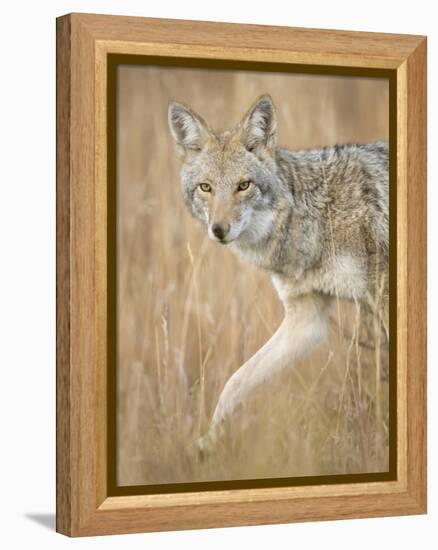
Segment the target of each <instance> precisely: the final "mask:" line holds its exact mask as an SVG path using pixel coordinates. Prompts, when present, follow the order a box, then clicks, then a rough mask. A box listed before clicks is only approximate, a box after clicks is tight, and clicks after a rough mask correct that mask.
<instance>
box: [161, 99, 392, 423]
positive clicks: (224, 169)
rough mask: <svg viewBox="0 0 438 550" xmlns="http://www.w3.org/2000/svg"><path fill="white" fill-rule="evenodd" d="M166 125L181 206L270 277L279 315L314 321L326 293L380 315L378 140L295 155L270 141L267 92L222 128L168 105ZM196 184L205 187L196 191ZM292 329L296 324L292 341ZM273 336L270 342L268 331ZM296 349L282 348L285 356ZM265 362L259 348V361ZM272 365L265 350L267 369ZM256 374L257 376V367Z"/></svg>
mask: <svg viewBox="0 0 438 550" xmlns="http://www.w3.org/2000/svg"><path fill="white" fill-rule="evenodd" d="M169 125H170V129H171V132H172V135H173V137H174V140H175V143H176V145H177V149H178V154H179V156H180V158H181V159H182V166H181V187H182V193H183V197H184V200H185V202H186V204H187V206H188V208H189V209H190V211H191V212H192V214H193V215H194V216H195V217H196V218H198V219H199V220H201V221H202V222H203V223H204V224H206V225H207V226H208V228H209V235H210V236H211V238H213V239H215V240H218V239H217V238H216V236H215V234H214V232H213V231H212V226H213V225H214V224H216V225H221V227H224V228H226V230H227V231H228V233H227V234H226V236H225V238H224V239H221V242H222V243H224V244H226V245H227V246H229V247H230V248H231V249H232V250H233V251H234V252H235V253H237V254H238V255H239V256H240V257H242V258H243V259H244V260H247V261H249V262H251V263H254V264H256V265H258V266H259V267H261V268H263V269H266V270H268V271H270V272H271V273H272V275H273V282H274V285H275V287H276V288H277V290H278V293H279V295H280V298H281V299H282V301H283V303H284V305H285V312H286V317H287V316H288V312H290V311H292V310H293V312H294V315H295V313H296V311H297V308H298V307H301V308H302V310H301V312H302V315H301V317H302V318H304V317H306V316H307V317H308V318H309V324H308V327H310V326H311V325H312V323H313V324H314V325H315V326H316V322H318V323H319V322H320V321H321V319H323V318H324V316H325V315H326V313H325V312H326V305H325V304H326V303H328V302H329V301H330V298H333V297H335V296H338V297H340V298H347V299H351V300H354V301H361V302H363V303H366V304H368V305H371V306H373V307H374V306H375V305H376V302H377V301H378V299H379V300H380V305H381V308H382V311H383V314H384V315H383V316H384V317H385V315H386V312H387V297H388V276H387V273H388V229H389V224H388V217H389V216H388V176H389V166H388V144H387V143H386V142H381V143H372V144H365V145H359V144H351V145H336V146H335V147H326V148H322V149H314V150H305V151H289V150H288V149H285V148H282V147H278V146H277V136H276V128H277V121H276V115H275V108H274V105H273V103H272V100H271V98H270V97H269V96H267V95H264V96H262V97H261V98H259V99H258V100H257V101H256V102H255V103H254V104H253V105H252V106H251V108H250V109H249V110H248V112H247V113H246V115H245V116H244V117H243V119H242V121H241V122H240V123H239V124H238V125H237V126H236V127H235V128H234V129H233V130H231V131H228V132H224V133H222V134H217V133H216V132H214V131H213V130H212V129H211V128H210V127H209V126H208V125H207V123H206V122H205V121H204V120H203V119H202V118H201V117H200V116H199V115H197V114H195V113H194V111H192V110H191V109H189V108H188V107H186V106H184V105H180V104H176V103H173V104H171V105H170V106H169ZM246 181H251V182H252V183H251V184H250V187H249V189H248V190H245V191H238V184H239V182H246ZM201 183H207V184H208V185H209V186H210V188H211V191H210V192H203V191H202V190H201V188H200V186H199V185H200V184H201ZM244 185H245V184H244ZM228 228H229V229H228ZM382 297H383V306H382ZM304 308H306V309H304ZM312 308H315V314H314V315H313V317H312V315H310V313H309V312H311V311H312ZM294 318H295V319H299V316H296V315H295V317H294ZM290 319H291V318H290ZM290 319H289V321H290ZM294 323H295V325H297V324H298V321H294ZM294 323H292V322H288V324H287V330H294ZM285 326H286V325H285ZM318 326H319V325H318ZM308 327H307V328H308ZM301 329H302V327H301V328H300V330H301ZM323 332H324V331H323V330H322V331H321V334H322V333H323ZM298 333H299V330H298V329H296V330H295V336H296V339H298ZM304 333H305V330H304V329H303V334H304ZM285 334H286V333H285ZM303 341H304V340H303ZM275 342H276V344H275V345H276V346H278V345H279V342H280V340H279V337H278V336H277V339H276V340H275ZM313 344H314V343H312V345H313ZM298 347H299V346H298V344H296V345H295V348H294V349H293V350H292V349H291V348H290V346H289V348H288V349H289V351H290V353H291V355H293V356H294V357H297V356H298V355H297V353H298V352H297V349H298ZM301 347H302V346H301ZM301 347H300V350H301ZM268 348H269V343H268V344H267V348H266V349H267V350H268ZM268 351H269V350H268ZM270 352H271V354H272V348H271V349H270ZM301 354H302V353H301ZM277 355H278V354H277ZM261 356H262V355H259V360H258V363H260V361H261V360H260V357H261ZM255 357H256V356H255ZM267 358H268V355H267V351H265V352H264V354H263V364H264V365H266V364H267V362H268V359H267ZM253 359H254V358H252V359H251V360H250V361H249V362H248V363H251V368H252V369H253V370H252V373H254V372H256V370H257V368H258V366H257V365H258V363H257V362H256V363H255V364H256V367H255V366H254V364H253V363H254V361H252V360H253ZM275 361H276V358H275V357H274V355H272V363H273V366H272V370H274V367H275V365H274V364H275ZM284 362H285V361H284V360H282V361H279V362H278V364H279V365H280V364H281V365H283V364H284ZM266 368H268V367H265V369H266ZM278 368H280V366H279V367H278ZM239 372H240V373H241V374H240V375H239ZM244 372H246V373H248V372H249V370H248V369H245V365H244V366H243V367H241V369H239V371H237V373H235V375H234V376H233V378H234V377H236V375H238V376H240V379H239V383H238V384H236V383H235V382H234V383H233V384H231V380H230V381H229V383H227V385H226V386H225V389H224V392H223V395H222V396H221V398H220V400H219V404H218V407H217V411H216V412H215V416H217V417H218V418H219V417H220V418H221V419H223V418H224V417H225V416H227V415H228V414H229V413H230V412H231V411H232V410H233V409H234V407H235V406H236V403H237V402H238V401H239V399H240V400H241V399H243V398H244V397H243V396H244V395H246V393H245V392H243V390H242V387H243V386H245V384H246V386H249V385H250V383H249V382H248V380H249V378H248V376H249V375H248V374H246V375H245V374H244ZM244 376H246V378H244ZM251 376H253V375H251ZM260 380H263V381H265V380H266V373H265V374H263V376H262V375H261V378H260ZM242 382H243V383H242ZM232 387H233V388H234V389H233V390H232ZM237 387H238V389H237ZM227 388H228V389H227ZM225 394H226V397H224V395H225ZM230 402H232V404H231V405H230ZM218 411H219V412H218ZM213 424H215V422H213Z"/></svg>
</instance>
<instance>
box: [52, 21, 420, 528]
mask: <svg viewBox="0 0 438 550" xmlns="http://www.w3.org/2000/svg"><path fill="white" fill-rule="evenodd" d="M120 54H123V55H137V56H140V55H143V56H144V55H147V56H165V57H174V58H186V59H198V60H199V59H200V60H228V61H229V60H233V61H239V62H242V63H264V64H277V65H278V64H283V65H285V64H293V65H296V66H299V67H301V68H302V69H303V70H304V71H306V70H307V72H309V71H311V70H312V67H318V68H319V69H320V70H322V71H323V72H324V69H325V68H337V69H338V70H340V71H344V74H355V70H363V69H369V70H371V71H373V70H374V71H379V70H384V71H387V74H388V75H390V77H391V78H392V79H393V82H394V85H395V88H394V91H395V95H394V105H393V107H394V109H393V116H394V121H395V124H396V143H397V151H396V155H394V163H395V166H396V180H395V181H396V186H395V187H396V188H395V189H394V191H393V193H394V194H396V215H395V216H394V219H395V220H396V225H394V228H393V238H394V242H395V244H394V247H395V250H396V254H395V257H396V271H397V273H396V274H397V296H396V305H394V311H395V315H396V325H397V327H396V328H397V331H396V344H395V347H396V359H397V361H396V379H394V387H395V390H396V401H395V402H396V407H397V411H396V412H397V415H396V419H397V420H396V430H395V434H396V455H395V462H394V468H395V470H394V472H395V476H394V479H392V480H379V479H378V478H377V479H375V480H370V481H367V482H361V483H345V482H342V481H338V482H336V483H324V484H311V485H307V486H277V487H258V488H238V489H224V488H222V489H216V490H211V491H203V492H198V491H192V492H184V493H180V492H175V493H167V494H165V493H159V492H157V493H156V494H147V495H146V494H145V495H143V494H141V495H139V494H132V495H120V496H116V495H114V494H111V493H110V492H109V491H108V487H109V485H108V483H109V476H108V469H109V465H108V464H109V463H108V437H107V433H108V429H109V424H110V417H109V416H108V391H109V388H110V382H109V379H108V370H107V364H108V346H107V340H108V332H107V317H108V314H109V312H108V302H107V288H108V284H109V283H108V277H107V274H108V271H107V238H108V233H107V221H108V218H109V216H110V214H111V212H110V211H109V210H108V209H111V208H112V207H111V203H110V202H108V201H107V198H108V197H107V181H108V180H107V170H108V157H110V156H111V155H114V154H115V152H114V150H113V148H111V144H110V143H109V142H107V129H108V128H107V114H108V113H107V105H108V103H107V102H108V74H109V73H108V59H109V57H108V56H109V55H120ZM422 513H426V39H425V37H422V36H410V35H392V34H376V33H363V32H344V31H328V30H310V29H298V28H297V29H296V28H288V27H267V26H258V25H236V24H228V23H209V22H194V21H177V20H175V21H174V20H161V19H147V18H137V17H118V16H104V15H86V14H70V15H65V16H63V17H60V18H58V19H57V531H58V532H60V533H63V534H66V535H69V536H84V535H99V534H113V533H114V534H115V533H133V532H144V531H159V530H172V529H193V528H208V527H225V526H236V525H257V524H271V523H287V522H293V521H312V520H313V521H315V520H327V519H345V518H361V517H372V516H391V515H405V514H422Z"/></svg>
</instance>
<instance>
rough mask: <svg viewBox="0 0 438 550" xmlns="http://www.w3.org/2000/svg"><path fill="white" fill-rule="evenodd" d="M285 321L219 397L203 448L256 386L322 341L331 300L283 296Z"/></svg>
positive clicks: (315, 296) (210, 444)
mask: <svg viewBox="0 0 438 550" xmlns="http://www.w3.org/2000/svg"><path fill="white" fill-rule="evenodd" d="M282 298H283V301H284V306H285V317H284V319H283V322H282V323H281V325H280V326H279V328H278V329H277V331H276V332H275V333H274V334H273V336H272V337H271V338H270V339H269V340H268V341H267V342H266V344H265V345H264V346H263V347H262V348H261V349H259V350H258V352H257V353H256V354H255V355H253V356H252V357H251V358H250V359H249V360H248V361H246V363H245V364H244V365H242V366H241V367H240V368H239V369H238V370H237V371H236V372H235V373H234V374H233V375H232V376H231V377H230V378H229V380H228V381H227V383H226V384H225V387H224V389H223V390H222V393H221V395H220V397H219V401H218V403H217V405H216V409H215V411H214V414H213V418H212V421H211V424H210V427H209V430H208V433H207V434H206V435H205V436H204V437H202V438H201V439H200V441H199V447H200V449H201V451H207V452H208V451H209V450H211V449H212V448H213V447H214V444H215V443H216V440H217V438H218V436H219V435H220V428H221V425H222V424H223V422H224V421H225V420H226V419H228V418H230V417H231V415H232V414H233V412H234V411H235V410H236V408H237V407H238V405H239V404H241V403H242V402H244V401H245V400H246V399H247V398H248V397H249V396H250V395H251V393H252V392H253V390H255V389H256V388H257V387H259V386H260V385H262V384H263V383H265V382H267V381H269V380H270V379H271V378H272V377H273V375H274V374H275V373H277V372H279V371H280V370H282V369H284V368H286V367H289V366H292V364H293V363H294V361H296V360H298V359H300V358H301V357H303V356H304V355H305V354H306V353H307V352H309V351H310V350H312V349H313V348H314V347H315V346H316V345H317V344H318V343H320V342H321V341H322V340H323V338H324V337H325V335H326V332H327V312H328V304H329V299H328V298H327V297H325V296H323V295H321V294H316V293H311V294H306V295H302V296H298V297H297V296H295V297H293V298H291V297H289V296H282Z"/></svg>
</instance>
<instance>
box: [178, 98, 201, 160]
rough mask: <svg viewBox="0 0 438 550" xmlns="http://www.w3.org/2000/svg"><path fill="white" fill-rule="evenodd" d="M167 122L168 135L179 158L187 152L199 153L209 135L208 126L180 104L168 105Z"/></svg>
mask: <svg viewBox="0 0 438 550" xmlns="http://www.w3.org/2000/svg"><path fill="white" fill-rule="evenodd" d="M168 121H169V128H170V133H171V134H172V137H173V139H174V141H175V143H176V146H177V152H178V154H179V155H180V156H184V155H185V154H186V153H187V152H189V151H193V152H196V151H200V150H201V149H202V148H203V146H204V145H205V142H206V141H207V137H208V134H209V130H208V126H207V124H206V123H205V121H204V120H203V119H202V118H201V117H200V116H199V115H197V114H196V113H195V112H193V111H192V110H191V109H189V107H186V106H185V105H182V104H180V103H173V102H172V103H170V104H169V110H168Z"/></svg>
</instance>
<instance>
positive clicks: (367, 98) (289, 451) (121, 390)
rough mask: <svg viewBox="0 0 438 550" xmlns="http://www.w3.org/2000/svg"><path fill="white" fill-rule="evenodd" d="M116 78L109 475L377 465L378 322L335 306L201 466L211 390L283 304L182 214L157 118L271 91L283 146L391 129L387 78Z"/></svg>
mask: <svg viewBox="0 0 438 550" xmlns="http://www.w3.org/2000/svg"><path fill="white" fill-rule="evenodd" d="M119 74H120V80H119V130H118V135H119V149H118V158H119V162H118V165H119V172H118V189H119V195H118V264H119V277H118V284H119V286H118V342H119V348H118V349H119V356H118V411H117V412H118V445H117V447H118V482H119V484H121V485H130V484H148V483H174V482H183V481H201V480H214V479H215V480H216V479H238V478H253V477H257V478H260V477H280V476H304V475H322V474H335V473H357V472H368V471H384V470H386V469H387V465H388V380H387V377H388V353H387V342H386V339H385V336H384V334H382V330H381V327H380V324H379V323H378V322H376V321H375V319H373V318H369V316H367V315H364V313H363V312H361V311H360V310H359V308H358V307H357V306H355V305H354V304H346V303H345V304H344V303H339V307H338V308H336V307H335V308H334V311H333V316H334V321H333V324H332V330H331V335H330V338H329V340H328V342H327V343H326V344H325V345H324V347H321V348H320V349H319V350H318V351H317V352H315V353H314V354H312V356H311V358H310V359H309V360H307V361H306V362H302V363H299V364H297V365H296V366H295V368H294V369H290V371H288V372H285V373H283V374H282V375H281V376H278V377H277V379H275V380H274V381H273V383H272V384H270V385H269V387H265V388H262V389H261V390H260V391H259V393H258V394H257V395H255V396H254V398H253V399H251V401H250V402H248V403H246V404H245V406H244V407H243V408H242V409H241V411H240V412H239V414H238V415H237V416H236V417H234V418H233V422H232V425H230V426H228V427H227V428H228V429H227V434H226V437H225V438H224V440H223V441H222V442H221V444H220V446H219V447H218V449H217V452H216V453H215V454H214V456H211V457H210V458H209V459H208V460H206V461H204V462H202V463H201V462H199V460H198V455H197V453H196V452H195V448H194V442H195V440H196V438H197V437H198V436H199V434H200V433H201V432H202V431H204V429H205V427H206V426H207V424H208V420H209V418H210V417H211V414H212V412H213V409H214V406H215V404H216V402H217V398H218V396H219V394H220V391H221V389H222V388H223V386H224V384H225V382H226V380H227V379H228V377H229V376H230V375H231V374H232V373H233V372H234V371H235V370H236V369H237V368H238V367H239V366H240V365H241V364H243V363H244V361H245V360H246V359H248V358H249V357H250V356H251V355H252V354H253V353H254V352H255V351H256V350H257V349H258V348H259V347H260V346H261V345H262V344H263V343H264V342H265V341H266V340H267V339H268V338H269V337H270V336H271V334H272V333H273V332H274V331H275V329H276V328H277V326H278V324H279V323H280V321H281V318H282V307H281V304H280V303H279V301H278V298H277V296H276V295H275V292H274V291H273V289H272V287H271V284H270V278H269V275H268V274H267V273H264V272H262V271H260V270H257V269H256V268H254V267H252V266H250V265H247V264H244V263H242V262H240V261H239V260H238V259H237V258H235V257H234V256H233V255H232V253H231V252H230V251H229V250H227V249H226V248H225V247H222V246H220V245H217V244H215V243H213V242H211V241H209V240H208V239H207V238H206V231H205V229H204V228H202V227H201V226H200V225H199V224H198V223H197V222H196V221H194V220H193V219H192V218H190V216H189V215H188V213H187V212H186V209H185V206H184V205H183V202H182V199H181V196H180V191H179V179H178V165H177V162H176V159H175V157H174V153H173V146H172V143H171V141H170V137H169V135H168V130H167V118H166V114H167V104H168V101H169V100H170V99H176V100H179V101H183V102H186V103H188V104H190V105H192V106H193V107H194V108H195V109H196V110H198V111H199V112H200V114H202V115H204V116H205V117H206V118H207V120H208V121H209V122H211V124H212V125H213V126H215V127H216V128H218V129H224V128H226V127H229V126H231V125H233V124H234V123H235V122H237V120H238V119H239V118H240V116H241V115H242V114H243V112H244V111H245V110H246V108H247V107H248V106H249V104H250V103H251V102H252V101H253V100H254V99H255V97H257V95H259V94H261V93H264V92H268V93H271V95H272V96H273V99H274V102H275V103H276V105H277V111H278V117H279V131H280V136H279V141H280V143H281V144H283V145H287V146H288V147H290V148H304V147H312V146H320V145H330V144H334V143H336V142H353V141H358V142H369V141H373V140H377V139H387V133H388V128H387V120H388V112H387V106H388V89H387V84H386V82H384V81H376V80H374V81H373V80H369V79H360V80H359V79H345V78H339V77H336V78H334V77H313V76H298V75H270V74H267V73H266V74H260V73H240V74H233V73H229V72H226V71H221V72H213V71H196V70H192V69H190V70H188V69H179V70H175V69H165V68H148V67H123V68H122V69H120V73H119ZM338 317H339V318H340V319H341V325H340V326H339V323H338ZM376 343H377V345H376Z"/></svg>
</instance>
